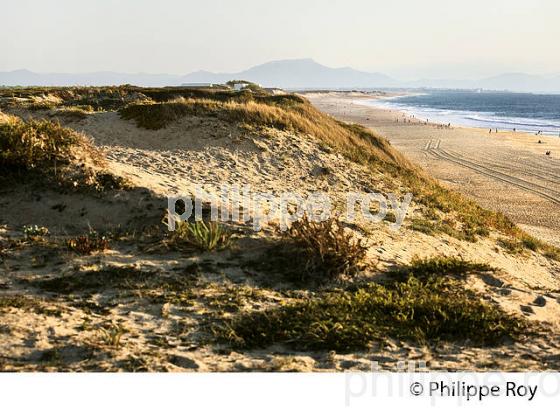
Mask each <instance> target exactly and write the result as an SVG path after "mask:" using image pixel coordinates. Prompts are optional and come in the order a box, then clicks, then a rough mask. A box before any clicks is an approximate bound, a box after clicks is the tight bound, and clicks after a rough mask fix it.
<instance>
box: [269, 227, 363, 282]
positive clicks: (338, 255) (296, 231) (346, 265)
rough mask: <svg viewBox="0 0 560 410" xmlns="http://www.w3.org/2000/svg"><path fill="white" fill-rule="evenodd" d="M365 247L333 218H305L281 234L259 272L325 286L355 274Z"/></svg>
mask: <svg viewBox="0 0 560 410" xmlns="http://www.w3.org/2000/svg"><path fill="white" fill-rule="evenodd" d="M366 253H367V247H366V246H364V245H363V243H362V242H361V241H360V240H358V239H356V238H354V237H353V235H352V234H351V233H349V232H346V231H345V229H344V226H343V225H342V223H341V222H340V221H338V220H336V219H333V218H331V219H328V220H326V221H322V222H313V221H310V220H309V219H308V218H307V217H304V218H302V219H300V220H298V221H296V222H294V223H293V224H292V225H291V226H290V228H289V229H288V230H287V231H286V232H283V233H282V238H281V240H280V242H279V243H278V244H277V245H275V246H274V248H272V249H271V250H269V252H267V253H266V254H265V255H264V257H263V258H261V261H260V263H259V264H258V266H259V268H260V269H261V270H266V271H268V272H271V273H276V274H279V275H281V276H282V277H283V278H284V279H287V280H289V281H290V282H293V283H299V284H305V283H310V282H313V283H319V284H320V283H324V282H328V281H330V280H336V279H340V278H343V277H352V276H354V275H356V274H357V273H358V272H359V271H360V270H361V269H362V268H363V267H364V264H365V258H366Z"/></svg>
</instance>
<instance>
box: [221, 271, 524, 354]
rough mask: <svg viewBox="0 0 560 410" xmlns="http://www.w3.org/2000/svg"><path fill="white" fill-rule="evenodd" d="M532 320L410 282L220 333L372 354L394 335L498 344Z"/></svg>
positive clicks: (343, 295) (254, 344) (318, 302)
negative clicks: (374, 346)
mask: <svg viewBox="0 0 560 410" xmlns="http://www.w3.org/2000/svg"><path fill="white" fill-rule="evenodd" d="M527 328H528V327H527V324H526V322H525V321H524V320H523V319H522V318H520V317H516V316H513V315H510V314H507V313H505V312H504V311H502V310H501V309H500V308H499V307H497V306H494V305H491V304H488V303H486V302H483V301H482V300H481V298H480V296H479V295H477V294H475V293H474V292H471V291H469V290H466V289H464V288H461V287H460V286H459V285H458V282H457V281H455V280H453V279H450V278H443V277H438V278H432V279H430V280H428V281H420V280H419V279H417V278H414V277H410V278H409V279H408V280H407V281H405V282H400V283H395V284H393V286H391V287H384V286H382V285H378V284H368V285H366V286H364V287H362V288H360V289H358V290H356V291H352V292H350V291H342V290H340V291H333V292H324V293H321V294H318V295H317V296H316V297H313V298H311V299H309V300H305V301H301V302H296V303H293V304H290V305H287V306H281V307H278V308H273V309H268V310H265V311H260V312H252V313H246V314H241V315H239V316H237V317H235V318H233V319H231V320H229V321H227V322H226V324H225V325H223V326H222V327H219V328H216V329H215V332H216V333H215V334H216V336H217V338H218V340H220V341H222V342H228V343H230V344H232V345H233V346H234V347H236V348H241V349H252V348H264V347H267V346H269V345H272V344H275V343H281V344H285V345H288V346H290V347H293V348H295V349H298V350H321V351H330V350H335V351H337V352H351V351H359V350H365V349H368V348H370V347H371V344H372V342H374V341H376V340H383V339H385V338H386V337H392V338H396V339H403V340H410V341H413V342H417V343H428V342H436V341H440V340H444V341H453V342H460V343H470V344H474V345H480V346H484V345H497V344H500V343H502V342H504V341H506V340H508V339H510V340H511V339H515V338H516V337H517V336H519V335H520V334H521V333H522V332H523V331H525V330H527Z"/></svg>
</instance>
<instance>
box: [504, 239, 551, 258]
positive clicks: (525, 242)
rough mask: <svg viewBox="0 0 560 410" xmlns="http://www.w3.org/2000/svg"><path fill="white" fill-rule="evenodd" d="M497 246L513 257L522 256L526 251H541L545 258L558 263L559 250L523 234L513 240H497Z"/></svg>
mask: <svg viewBox="0 0 560 410" xmlns="http://www.w3.org/2000/svg"><path fill="white" fill-rule="evenodd" d="M498 245H500V246H501V247H502V248H504V249H505V250H506V251H508V252H509V253H511V254H514V255H517V254H523V253H525V252H526V251H527V250H529V251H533V252H537V251H541V252H542V253H543V255H544V256H545V257H547V258H550V259H554V260H557V261H560V249H558V248H556V247H554V246H551V245H548V244H546V243H544V242H543V241H539V240H538V239H535V238H533V237H532V236H530V235H527V234H525V233H521V234H520V235H518V236H516V237H513V238H501V239H498Z"/></svg>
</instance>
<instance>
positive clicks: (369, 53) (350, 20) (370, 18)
mask: <svg viewBox="0 0 560 410" xmlns="http://www.w3.org/2000/svg"><path fill="white" fill-rule="evenodd" d="M0 15H1V24H0V39H1V41H0V71H7V70H15V69H19V68H26V69H29V70H33V71H39V72H88V71H120V72H149V73H173V74H186V73H188V72H191V71H195V70H199V69H205V70H210V71H238V70H242V69H245V68H248V67H250V66H252V65H255V64H260V63H263V62H267V61H270V60H279V59H285V58H304V57H311V58H313V59H315V60H316V61H318V62H320V63H322V64H325V65H328V66H332V67H339V66H352V67H354V68H358V69H363V70H368V71H381V72H385V73H387V74H390V75H393V76H396V77H397V78H401V79H412V78H419V77H463V78H475V77H479V76H484V75H493V74H498V73H502V72H513V71H523V72H528V73H536V74H548V73H560V52H558V51H559V50H558V48H559V46H558V40H559V39H560V1H559V0H464V1H463V0H422V1H419V0H407V1H404V0H401V1H399V0H383V1H377V0H346V1H338V0H322V1H318V0H278V1H267V0H230V1H225V0H224V1H221V0H198V1H190V0H187V1H179V0H121V1H119V0H113V1H109V0H95V1H94V0H0Z"/></svg>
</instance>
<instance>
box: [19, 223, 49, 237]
mask: <svg viewBox="0 0 560 410" xmlns="http://www.w3.org/2000/svg"><path fill="white" fill-rule="evenodd" d="M22 231H23V234H24V235H25V239H28V240H36V239H38V238H41V237H43V236H46V235H48V234H49V228H47V227H46V226H37V225H25V226H24V227H23V229H22Z"/></svg>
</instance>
